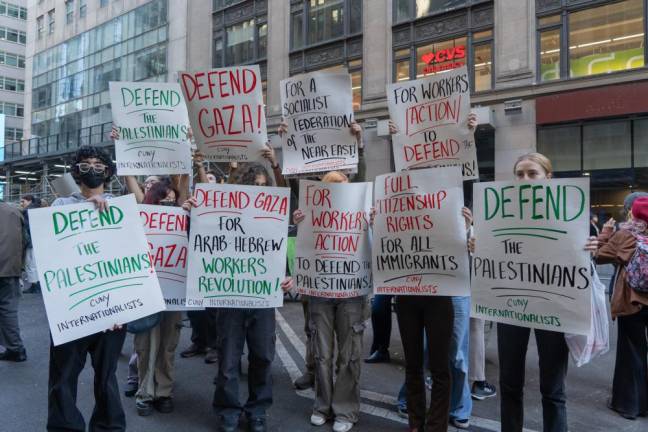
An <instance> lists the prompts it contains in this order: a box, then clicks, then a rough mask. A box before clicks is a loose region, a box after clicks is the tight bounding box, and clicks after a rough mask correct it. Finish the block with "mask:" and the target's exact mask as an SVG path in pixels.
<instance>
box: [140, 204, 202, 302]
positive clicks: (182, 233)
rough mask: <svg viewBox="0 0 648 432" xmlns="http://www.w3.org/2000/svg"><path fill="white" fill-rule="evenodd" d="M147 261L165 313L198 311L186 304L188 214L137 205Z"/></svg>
mask: <svg viewBox="0 0 648 432" xmlns="http://www.w3.org/2000/svg"><path fill="white" fill-rule="evenodd" d="M139 214H140V218H141V219H142V223H143V224H144V232H145V233H146V240H147V242H148V245H149V249H150V251H151V259H152V261H153V266H154V267H155V272H156V273H157V276H158V281H159V282H160V288H162V295H163V296H164V302H165V303H166V307H167V310H170V311H182V310H192V309H195V308H200V307H202V303H192V302H188V303H187V301H186V295H187V258H188V245H189V214H188V213H187V212H186V211H184V210H183V209H182V208H180V207H170V206H162V205H147V204H140V205H139Z"/></svg>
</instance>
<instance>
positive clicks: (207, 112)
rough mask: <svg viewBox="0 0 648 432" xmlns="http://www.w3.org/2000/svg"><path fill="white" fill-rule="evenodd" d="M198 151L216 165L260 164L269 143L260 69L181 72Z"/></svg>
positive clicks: (252, 66)
mask: <svg viewBox="0 0 648 432" xmlns="http://www.w3.org/2000/svg"><path fill="white" fill-rule="evenodd" d="M179 74H180V84H181V86H182V92H183V93H184V97H185V100H186V101H187V108H188V110H189V120H190V122H191V129H192V131H193V136H194V139H195V141H196V144H197V145H198V149H199V150H200V151H201V152H202V153H203V154H204V155H205V157H206V158H207V159H208V160H210V161H213V162H237V161H238V162H247V161H254V160H259V159H260V158H261V150H262V149H263V148H264V146H265V144H266V142H267V141H268V136H267V131H266V116H265V106H264V104H263V88H262V79H261V72H260V70H259V66H258V65H250V66H235V67H229V68H221V69H213V70H210V71H201V72H180V73H179Z"/></svg>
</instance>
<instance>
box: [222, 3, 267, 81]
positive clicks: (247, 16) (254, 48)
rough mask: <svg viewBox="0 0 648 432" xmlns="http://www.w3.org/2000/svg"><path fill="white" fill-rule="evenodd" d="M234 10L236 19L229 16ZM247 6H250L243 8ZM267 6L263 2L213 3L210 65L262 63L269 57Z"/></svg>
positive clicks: (262, 65)
mask: <svg viewBox="0 0 648 432" xmlns="http://www.w3.org/2000/svg"><path fill="white" fill-rule="evenodd" d="M232 5H235V6H236V8H235V9H234V12H235V13H234V15H235V18H231V16H232V8H230V6H232ZM246 6H249V7H246ZM241 11H243V12H244V13H240V12H241ZM266 12H267V4H266V2H265V1H264V0H247V1H241V0H235V1H234V0H214V14H213V20H212V21H213V43H212V50H213V52H212V55H213V58H212V65H213V66H214V67H223V66H235V65H241V64H251V63H259V64H261V74H262V75H264V74H265V65H264V64H263V62H264V61H265V58H266V56H267V55H268V23H267V16H266Z"/></svg>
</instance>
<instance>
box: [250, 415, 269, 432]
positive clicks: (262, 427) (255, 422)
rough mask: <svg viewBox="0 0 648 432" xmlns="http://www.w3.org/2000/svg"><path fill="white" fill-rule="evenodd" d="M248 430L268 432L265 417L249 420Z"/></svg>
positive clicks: (251, 431)
mask: <svg viewBox="0 0 648 432" xmlns="http://www.w3.org/2000/svg"><path fill="white" fill-rule="evenodd" d="M248 430H249V431H250V432H266V421H265V418H263V417H250V418H248Z"/></svg>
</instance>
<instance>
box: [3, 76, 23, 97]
mask: <svg viewBox="0 0 648 432" xmlns="http://www.w3.org/2000/svg"><path fill="white" fill-rule="evenodd" d="M0 90H6V91H12V92H18V93H24V92H25V81H23V80H21V79H15V78H9V77H2V76H0Z"/></svg>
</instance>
